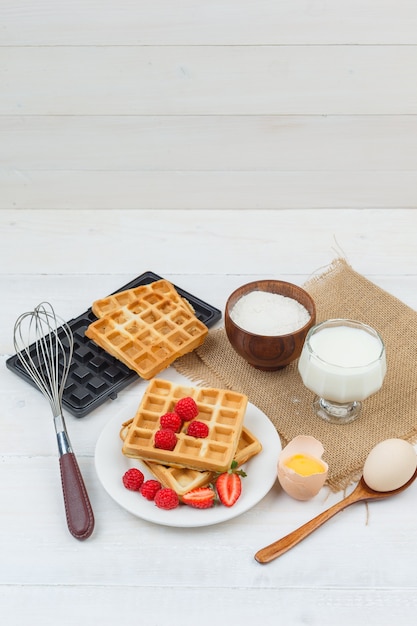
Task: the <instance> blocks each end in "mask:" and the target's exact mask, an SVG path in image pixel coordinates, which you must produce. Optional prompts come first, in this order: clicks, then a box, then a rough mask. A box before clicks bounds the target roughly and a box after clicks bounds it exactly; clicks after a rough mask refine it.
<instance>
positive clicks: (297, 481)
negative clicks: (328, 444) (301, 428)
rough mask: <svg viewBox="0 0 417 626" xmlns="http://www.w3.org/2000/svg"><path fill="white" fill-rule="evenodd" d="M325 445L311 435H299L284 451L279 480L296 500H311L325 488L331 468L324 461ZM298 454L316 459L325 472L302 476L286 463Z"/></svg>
mask: <svg viewBox="0 0 417 626" xmlns="http://www.w3.org/2000/svg"><path fill="white" fill-rule="evenodd" d="M323 452H324V448H323V445H322V444H321V443H320V441H318V440H317V439H315V438H314V437H311V436H309V435H299V436H298V437H295V438H294V439H292V440H291V441H290V442H289V444H288V445H286V446H285V448H284V449H283V450H282V452H281V454H280V455H279V458H278V469H277V474H278V480H279V482H280V485H281V487H282V488H283V489H284V491H285V492H286V493H287V494H288V495H289V496H291V497H292V498H295V499H296V500H309V499H310V498H313V497H314V496H315V495H317V494H318V492H319V491H320V489H321V488H322V487H323V485H324V483H325V481H326V478H327V475H328V472H329V466H328V465H327V463H325V461H323V460H322V458H321V457H322V455H323ZM296 454H305V455H306V456H309V457H312V458H314V459H315V460H316V461H319V463H320V464H321V465H322V466H323V470H324V471H323V472H320V473H317V474H310V475H309V476H302V475H301V474H297V472H295V471H294V470H293V469H291V468H290V467H287V466H286V465H285V461H286V460H287V459H289V458H291V457H292V456H294V455H296Z"/></svg>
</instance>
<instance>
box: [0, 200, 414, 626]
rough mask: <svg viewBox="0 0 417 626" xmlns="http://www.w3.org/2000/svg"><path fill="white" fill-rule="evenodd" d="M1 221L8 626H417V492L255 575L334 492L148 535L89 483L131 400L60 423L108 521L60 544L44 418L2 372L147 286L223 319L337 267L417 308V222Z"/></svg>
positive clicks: (104, 214)
mask: <svg viewBox="0 0 417 626" xmlns="http://www.w3.org/2000/svg"><path fill="white" fill-rule="evenodd" d="M0 220H1V233H2V234H1V246H0V255H1V256H0V260H1V263H0V267H1V274H0V281H1V291H2V294H3V300H2V301H3V312H2V323H1V328H0V341H1V359H2V368H1V373H0V375H1V399H2V402H1V413H0V429H1V437H0V459H1V472H0V485H1V488H0V493H1V515H0V554H1V558H0V607H1V615H2V622H3V623H5V624H8V625H13V626H15V625H16V626H17V624H23V623H25V622H30V623H32V624H39V625H41V624H42V625H45V624H52V623H54V624H55V623H60V624H68V625H69V624H75V623H84V624H90V623H100V624H103V626H104V625H105V626H107V625H108V626H110V625H114V624H116V623H123V622H128V621H129V622H131V621H132V620H135V621H137V622H138V623H143V624H152V625H160V624H161V625H162V624H168V623H171V624H183V625H185V626H189V625H190V626H191V625H192V624H195V623H196V622H197V623H200V624H204V625H206V624H207V625H209V624H213V621H215V623H218V624H226V623H231V622H235V623H239V624H245V625H246V624H253V623H261V622H264V623H265V624H275V623H285V624H317V625H323V624H334V623H338V624H341V625H348V624H349V625H350V624H352V623H355V622H356V623H367V624H370V625H371V624H372V625H373V624H375V625H376V624H392V623H395V622H397V623H402V624H412V623H414V622H415V615H416V609H417V583H416V577H415V563H416V559H417V541H416V531H417V521H416V520H417V497H416V493H417V492H416V488H414V487H413V488H411V489H410V490H409V491H408V492H405V493H403V494H401V495H400V496H397V497H396V498H395V499H392V500H387V501H382V502H378V503H375V504H372V505H371V506H369V509H368V510H367V508H366V506H365V505H363V504H359V505H355V506H354V507H351V508H350V509H347V510H346V511H345V512H343V513H341V514H339V515H338V516H336V517H335V518H334V519H333V520H331V521H329V522H328V523H327V524H326V525H325V526H324V527H323V528H321V529H319V530H318V531H317V532H316V533H315V534H314V535H312V536H311V537H309V538H308V539H306V540H305V541H304V542H303V543H302V544H300V545H299V546H297V547H295V548H294V549H293V550H291V551H290V552H288V553H287V554H285V555H283V556H282V557H281V558H280V559H278V560H276V561H274V562H272V563H270V564H268V565H260V564H258V563H257V562H256V561H255V560H254V553H255V552H256V551H257V550H258V549H259V548H261V547H262V546H264V545H266V544H267V543H270V542H271V541H273V540H275V539H277V538H279V537H280V536H282V535H284V534H286V533H287V532H289V531H291V530H292V529H294V528H296V527H298V526H299V525H300V524H301V523H303V522H305V521H306V520H308V519H310V518H311V517H312V516H314V515H316V514H317V513H319V512H320V511H322V510H323V509H324V508H327V507H328V506H329V505H330V504H331V503H333V502H335V501H337V500H338V499H340V498H341V497H343V494H342V493H339V494H329V493H328V492H327V490H326V489H324V490H323V492H321V493H320V494H319V495H318V496H317V497H316V498H314V499H313V500H311V501H309V502H302V503H300V502H297V501H295V500H292V499H290V498H289V497H288V496H286V495H285V494H283V493H282V492H281V490H280V488H279V487H278V485H277V484H276V485H275V486H274V487H273V488H272V490H271V491H270V493H269V494H268V495H267V496H266V497H265V498H264V499H263V500H261V502H259V504H257V505H256V506H255V507H254V508H253V509H251V510H249V511H248V512H246V513H245V514H243V515H242V516H240V517H238V518H236V519H234V520H231V521H229V522H226V523H223V524H219V525H215V526H209V527H203V528H193V529H182V528H170V527H165V526H160V525H156V524H152V523H149V522H145V521H143V520H141V519H139V518H137V517H135V516H133V515H131V514H129V513H128V512H126V511H125V510H124V509H122V508H121V507H120V506H119V505H118V504H117V503H115V502H114V501H113V500H112V499H111V498H110V497H109V496H108V495H107V493H106V492H105V491H104V489H103V487H102V485H101V484H100V482H99V481H98V479H97V475H96V471H95V467H94V449H95V445H96V442H97V439H98V437H99V435H100V433H101V431H102V429H103V428H104V427H105V425H106V424H107V423H108V421H109V420H111V419H112V418H114V416H115V415H116V414H119V415H120V416H121V417H123V415H124V410H126V408H127V407H128V406H129V405H130V404H131V402H132V398H133V397H134V395H135V394H138V393H139V392H140V389H141V388H142V387H143V385H144V383H143V382H137V383H133V384H132V385H131V386H130V387H128V388H127V389H126V390H124V391H123V392H121V393H120V394H119V396H118V398H117V399H116V400H114V401H108V402H107V403H106V404H105V405H103V406H102V407H100V408H98V409H97V410H96V411H94V412H93V413H91V414H90V415H88V416H86V417H84V418H81V419H77V418H74V417H73V416H71V415H68V414H67V415H66V417H67V426H68V430H69V433H70V437H71V439H72V443H73V446H74V449H75V452H76V455H77V457H78V460H79V463H80V466H81V469H82V472H83V474H84V478H85V482H86V485H87V488H88V491H89V495H90V498H91V502H92V506H93V509H94V512H95V517H96V527H95V531H94V534H93V536H92V537H91V538H90V539H88V540H86V541H85V542H78V541H77V540H75V539H74V538H73V537H72V536H71V535H70V534H69V532H68V530H67V528H66V523H65V517H64V510H63V502H62V495H61V489H60V478H59V469H58V461H57V450H56V443H55V435H54V432H53V425H52V420H51V415H50V409H49V407H48V404H47V403H46V401H45V400H44V399H43V397H42V396H41V395H40V394H39V393H38V392H37V391H36V390H34V389H32V388H31V387H30V386H29V385H28V384H27V383H25V382H24V381H22V380H20V378H18V377H17V376H15V375H14V374H13V373H12V372H10V371H9V370H7V369H6V368H5V361H6V359H7V357H8V356H9V355H10V354H12V353H13V345H12V330H13V323H14V320H15V318H16V317H17V316H18V315H19V314H20V313H21V312H23V311H26V310H29V309H31V308H33V306H34V305H36V304H37V303H38V302H40V301H41V300H44V299H48V300H50V301H51V302H52V303H53V304H54V306H55V308H56V310H57V311H58V312H59V314H60V315H62V316H63V317H64V318H66V319H71V318H72V317H74V316H76V315H77V314H79V313H81V312H83V311H84V310H86V308H88V307H89V306H90V304H91V302H92V300H94V299H95V298H97V297H100V296H102V295H104V294H107V293H109V292H111V291H113V290H115V289H117V288H118V287H119V286H121V285H123V284H125V283H127V282H128V281H129V280H130V279H132V278H134V277H135V276H137V275H139V274H140V273H142V272H143V271H146V270H153V271H154V272H156V273H159V274H161V275H163V276H164V277H166V278H168V279H170V280H172V281H173V282H175V283H176V284H178V285H179V286H181V287H183V288H184V289H186V290H187V291H190V292H192V293H193V294H195V295H197V296H198V297H200V298H202V299H204V300H206V301H207V302H209V303H211V304H213V305H214V306H216V307H218V308H220V309H222V310H223V308H224V303H225V300H226V298H227V296H228V294H229V293H230V292H231V291H232V290H233V289H234V288H235V287H237V286H239V285H240V284H243V283H244V282H246V281H248V280H252V279H257V278H264V277H274V278H283V279H285V280H290V281H292V282H296V283H299V284H301V283H302V282H303V281H304V280H306V279H307V278H308V277H309V275H310V274H311V273H313V272H315V271H317V270H319V269H320V268H322V267H323V266H325V265H327V264H328V263H329V262H330V261H331V260H332V259H333V258H334V257H335V256H337V254H338V253H340V250H343V253H344V254H345V256H346V257H347V259H348V260H349V261H350V262H351V264H352V265H353V267H354V269H356V270H357V271H359V272H361V273H363V274H364V275H365V276H366V277H367V278H369V279H370V280H372V281H374V282H375V283H376V284H378V285H379V286H381V287H382V288H384V289H386V290H387V291H390V292H391V293H392V294H394V295H396V296H397V297H399V298H400V299H402V300H403V301H404V302H406V303H407V304H408V305H409V306H411V307H413V308H417V277H416V261H417V253H416V247H415V242H416V235H417V210H400V209H397V210H391V209H385V210H384V209H380V210H372V209H368V210H330V209H327V210H298V211H297V210H288V211H286V210H276V211H262V210H253V211H245V212H236V211H233V210H231V211H218V212H217V211H176V210H168V211H134V210H132V211H121V210H120V211H91V212H89V211H82V212H80V211H78V212H77V211H75V210H74V211H71V210H69V211H65V212H53V211H40V210H39V211H36V210H34V211H14V210H5V211H2V212H1V213H0ZM220 325H222V322H220V323H219V326H220ZM164 375H166V376H169V377H171V378H172V379H173V380H174V379H176V378H177V377H178V374H177V373H176V372H175V371H174V370H173V369H172V368H170V369H169V370H167V371H166V372H165V374H164Z"/></svg>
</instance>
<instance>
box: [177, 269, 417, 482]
mask: <svg viewBox="0 0 417 626" xmlns="http://www.w3.org/2000/svg"><path fill="white" fill-rule="evenodd" d="M303 287H304V288H305V289H306V291H308V292H309V293H310V294H311V296H312V297H313V298H314V301H315V303H316V308H317V321H318V322H320V321H323V320H325V319H330V318H339V317H342V318H349V319H355V320H358V321H362V322H365V323H367V324H369V325H370V326H372V327H374V328H375V329H376V330H377V331H378V332H379V333H380V334H381V336H382V338H383V340H384V342H385V346H386V355H387V375H386V377H385V380H384V383H383V386H382V389H381V390H380V391H379V392H377V393H376V394H374V395H373V396H371V397H370V398H368V399H367V400H365V401H364V402H363V408H362V413H361V416H360V417H359V418H358V419H357V420H356V421H355V422H352V423H350V424H345V425H333V424H329V423H327V422H325V421H324V420H322V419H320V418H318V417H316V416H315V414H314V413H313V409H312V402H313V399H314V394H313V393H312V392H310V391H309V390H308V389H306V388H305V387H304V385H303V383H302V381H301V378H300V376H299V373H298V369H297V361H296V362H294V363H292V364H290V365H289V366H287V367H286V368H285V369H283V370H280V371H277V372H262V371H260V370H257V369H255V368H253V367H252V366H250V365H248V364H247V363H246V361H244V359H242V357H240V356H239V355H238V354H237V353H236V352H235V351H234V350H233V348H232V347H231V345H230V343H229V341H228V339H227V336H226V333H225V330H224V328H220V329H216V330H213V331H210V332H209V335H208V337H207V339H206V341H205V342H204V344H203V345H202V346H200V347H199V348H198V349H197V350H195V351H194V352H192V353H190V354H188V355H185V356H184V357H181V358H180V359H178V360H177V361H176V362H175V364H174V366H175V368H176V369H177V371H178V372H180V373H182V374H184V375H185V376H187V377H188V378H190V379H191V380H193V381H194V382H195V383H196V384H200V385H204V386H215V387H220V388H226V389H233V390H235V391H239V392H241V393H245V394H246V395H247V396H248V398H249V401H250V402H251V403H253V404H254V405H256V406H257V407H259V408H260V409H261V410H262V411H263V412H264V413H265V414H266V415H267V416H268V417H269V419H270V420H271V422H272V423H273V424H274V426H275V427H276V429H277V431H278V433H279V436H280V438H281V442H282V445H283V446H285V445H286V444H287V443H288V442H289V441H291V439H293V438H294V437H296V436H297V435H312V436H313V437H316V438H317V439H318V440H319V441H321V442H322V444H323V446H324V449H325V453H324V455H323V459H324V460H325V461H326V462H327V463H328V464H329V476H328V481H327V484H328V486H329V488H330V489H331V491H334V492H336V491H339V490H341V489H345V488H346V487H347V486H348V485H350V484H351V483H353V482H355V481H356V480H358V479H359V477H360V475H361V473H362V469H363V464H364V462H365V459H366V456H367V455H368V453H369V451H370V450H371V448H373V446H374V445H376V444H377V443H378V442H379V441H382V440H384V439H388V438H390V437H399V438H402V439H405V440H408V441H410V442H412V443H414V442H415V441H416V440H417V408H416V404H417V402H416V401H417V393H416V390H417V313H416V312H415V311H414V310H412V309H411V308H410V307H408V306H406V305H405V304H404V303H402V302H401V301H400V300H398V299H397V298H395V297H394V296H392V295H391V294H389V293H387V292H385V291H384V290H382V289H381V288H379V287H378V286H376V285H374V284H373V283H372V282H370V281H369V280H367V279H366V278H365V277H364V276H362V275H360V274H358V273H357V272H355V271H354V270H353V269H352V267H351V266H350V265H349V264H348V263H347V262H346V261H345V260H344V259H335V260H334V261H333V262H332V264H331V265H330V266H329V267H328V268H327V269H326V270H325V271H324V272H323V273H322V274H320V275H318V276H315V277H314V278H312V279H311V280H309V281H308V282H307V283H306V284H305V285H303Z"/></svg>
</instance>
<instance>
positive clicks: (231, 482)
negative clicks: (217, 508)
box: [216, 461, 246, 506]
mask: <svg viewBox="0 0 417 626" xmlns="http://www.w3.org/2000/svg"><path fill="white" fill-rule="evenodd" d="M236 468H237V463H236V461H233V463H232V466H231V468H230V469H229V470H228V471H227V472H224V473H223V474H220V476H219V477H218V478H217V480H216V489H217V495H218V496H219V500H220V502H221V503H222V504H224V505H225V506H233V505H234V504H235V502H236V500H238V498H239V497H240V494H241V493H242V481H241V479H240V477H241V476H242V477H243V476H246V473H245V472H244V471H243V470H238V469H236Z"/></svg>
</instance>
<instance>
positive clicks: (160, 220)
mask: <svg viewBox="0 0 417 626" xmlns="http://www.w3.org/2000/svg"><path fill="white" fill-rule="evenodd" d="M0 226H1V230H0V232H1V238H2V245H1V247H0V254H1V263H0V273H1V275H2V276H10V282H9V288H10V289H11V290H12V291H11V292H10V294H11V295H13V298H17V300H16V301H17V302H23V298H24V295H25V294H24V292H21V290H20V287H19V282H18V281H15V284H13V280H14V276H20V275H21V274H23V275H25V274H26V275H28V276H29V277H31V276H38V275H39V274H44V273H46V274H49V273H52V274H53V275H55V276H58V277H59V275H61V274H64V275H66V274H69V275H74V272H75V271H76V273H77V274H81V275H84V276H86V277H88V276H91V275H96V274H97V275H105V274H110V276H114V275H117V274H120V275H123V276H125V275H126V273H129V274H130V277H131V278H134V277H135V276H137V275H138V274H141V273H142V272H143V271H146V270H153V271H154V272H156V273H157V274H162V275H164V274H166V273H168V274H170V275H171V274H184V275H191V276H197V277H198V276H199V275H224V274H227V275H233V274H236V275H237V276H240V275H242V274H247V275H251V276H254V275H256V274H257V275H258V276H259V274H268V275H271V274H279V275H282V274H293V275H294V274H300V275H303V276H305V275H308V274H310V273H313V272H315V271H317V270H318V269H319V268H320V267H323V266H325V265H327V264H328V263H330V261H331V260H332V259H333V258H334V257H335V256H338V254H344V255H345V256H346V258H347V259H348V260H350V262H351V263H352V264H353V265H354V266H355V267H356V268H357V270H358V271H360V272H367V273H369V274H370V275H375V274H380V275H383V276H384V275H386V276H393V275H394V276H396V275H399V274H402V275H409V274H411V275H414V274H415V272H416V267H417V250H416V244H415V242H416V238H417V210H416V209H414V210H411V209H410V210H404V209H391V210H383V209H380V210H376V209H374V210H330V209H329V210H314V209H313V210H311V209H306V210H282V211H263V210H257V211H252V212H246V211H243V212H236V211H186V210H184V211H169V210H168V211H153V210H151V211H132V212H131V211H122V210H120V211H88V210H86V211H52V210H51V211H28V210H24V211H13V210H11V211H1V212H0ZM107 280H109V279H107ZM119 285H120V282H119V279H117V282H116V281H115V285H114V289H116V288H117V287H118V286H119ZM52 288H54V287H53V284H52ZM185 288H187V287H185ZM57 289H58V291H57V293H61V294H65V292H66V290H67V286H66V283H65V281H63V282H62V283H61V284H58V285H57ZM91 289H95V287H94V281H92V286H91ZM48 293H49V292H48ZM95 293H97V297H102V296H103V294H100V293H98V291H96V292H95ZM200 293H201V294H204V289H203V287H202V288H201V291H200V290H199V291H196V295H199V294H200ZM46 295H48V294H46ZM215 303H216V301H214V304H215Z"/></svg>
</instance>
